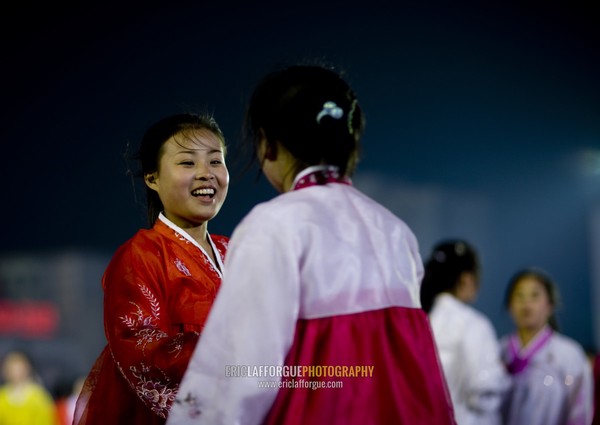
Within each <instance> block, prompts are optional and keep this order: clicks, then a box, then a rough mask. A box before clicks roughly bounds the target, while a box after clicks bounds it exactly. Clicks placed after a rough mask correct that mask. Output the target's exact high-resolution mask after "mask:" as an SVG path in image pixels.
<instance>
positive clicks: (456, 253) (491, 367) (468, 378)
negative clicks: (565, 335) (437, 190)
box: [421, 239, 510, 425]
mask: <svg viewBox="0 0 600 425" xmlns="http://www.w3.org/2000/svg"><path fill="white" fill-rule="evenodd" d="M480 273H481V270H480V263H479V257H478V254H477V252H476V250H475V248H474V247H473V246H471V245H470V244H469V243H468V242H466V241H464V240H458V239H457V240H445V241H441V242H439V243H438V244H437V245H436V246H435V247H434V248H433V250H432V252H431V254H430V256H429V259H428V260H427V261H426V263H425V275H424V277H423V282H422V286H421V304H422V307H423V309H424V310H425V311H426V312H427V313H428V314H429V319H430V322H431V327H432V328H433V334H434V337H435V341H436V344H437V348H438V351H439V355H440V361H441V363H442V367H443V370H444V374H445V376H446V381H447V383H448V388H449V390H450V395H451V398H452V402H453V404H454V410H455V414H456V422H457V424H458V425H471V424H472V425H488V424H489V425H498V424H500V423H501V416H500V406H501V403H502V399H503V396H504V394H505V392H506V391H507V390H508V387H509V384H510V381H509V379H508V376H507V374H506V371H505V368H504V366H503V364H502V362H501V360H500V348H499V345H498V338H497V334H496V331H495V329H494V327H493V326H492V323H491V322H490V320H489V319H488V318H487V317H486V316H485V315H484V314H483V313H481V312H480V311H478V310H476V309H475V308H474V307H473V306H471V305H470V304H472V303H473V302H474V301H475V299H476V297H477V294H478V292H479V288H480Z"/></svg>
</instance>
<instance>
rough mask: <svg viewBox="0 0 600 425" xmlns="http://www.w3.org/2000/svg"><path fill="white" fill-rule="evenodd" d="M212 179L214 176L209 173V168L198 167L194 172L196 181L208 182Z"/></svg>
mask: <svg viewBox="0 0 600 425" xmlns="http://www.w3.org/2000/svg"><path fill="white" fill-rule="evenodd" d="M214 177H215V176H214V174H213V173H212V172H211V170H210V168H208V167H206V166H200V167H198V168H197V170H196V179H197V180H210V179H213V178H214Z"/></svg>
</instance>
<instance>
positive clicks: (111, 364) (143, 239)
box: [74, 214, 228, 425]
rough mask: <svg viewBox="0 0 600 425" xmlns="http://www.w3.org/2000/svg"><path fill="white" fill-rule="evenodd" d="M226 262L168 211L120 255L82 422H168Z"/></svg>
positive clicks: (105, 283)
mask: <svg viewBox="0 0 600 425" xmlns="http://www.w3.org/2000/svg"><path fill="white" fill-rule="evenodd" d="M210 240H211V243H212V247H213V251H214V253H215V256H216V257H217V262H218V265H216V264H214V263H213V261H212V260H211V259H210V257H209V256H208V255H207V254H206V253H205V252H204V250H203V249H202V248H201V247H200V245H199V244H198V243H197V242H196V241H194V240H193V239H192V238H191V237H190V236H189V235H187V233H185V231H183V230H182V229H180V228H178V227H177V226H176V225H175V224H173V223H172V222H171V221H169V220H168V219H167V218H166V217H164V216H163V215H162V214H161V215H160V216H159V219H158V220H156V223H155V224H154V226H153V228H152V229H149V230H140V231H139V232H137V233H136V235H135V236H133V238H131V239H130V240H129V241H127V242H126V243H125V244H123V245H122V246H121V247H120V248H119V249H118V251H117V252H116V253H115V255H114V256H113V258H112V260H111V262H110V264H109V265H108V267H107V269H106V271H105V273H104V276H103V279H102V287H103V289H104V328H105V333H106V338H107V341H108V344H107V346H106V347H105V349H104V350H103V352H102V353H101V354H100V356H99V358H98V359H97V360H96V362H95V364H94V366H93V367H92V370H91V372H90V374H89V375H88V377H87V380H86V382H85V384H84V387H83V390H82V392H81V394H80V396H79V399H78V401H77V407H76V412H75V421H74V424H81V425H84V424H85V425H92V424H102V425H107V424H110V425H117V424H127V425H135V424H139V425H142V424H143V425H153V424H164V423H165V418H166V416H167V413H168V411H169V409H170V406H171V403H172V402H173V400H174V399H175V395H176V393H177V390H178V387H179V383H180V381H181V378H182V376H183V373H184V371H185V369H186V367H187V365H188V362H189V359H190V356H191V354H192V351H193V349H194V347H195V345H196V343H197V341H198V336H199V335H200V332H201V331H202V328H203V327H204V323H205V321H206V318H207V316H208V312H209V309H210V308H211V306H212V303H213V300H214V299H215V297H216V294H217V290H218V289H219V286H220V284H221V277H222V276H221V270H222V268H223V259H224V256H225V252H226V249H227V244H228V238H227V237H225V236H215V235H210Z"/></svg>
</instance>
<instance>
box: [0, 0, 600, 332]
mask: <svg viewBox="0 0 600 425" xmlns="http://www.w3.org/2000/svg"><path fill="white" fill-rule="evenodd" d="M199 3H200V2H192V1H188V2H177V1H171V2H145V3H144V6H141V5H140V6H133V5H121V6H119V7H115V6H112V7H110V8H109V7H108V6H102V5H95V6H90V5H86V6H85V7H84V6H62V5H57V4H52V6H49V5H42V6H39V5H37V6H36V7H33V6H31V7H29V6H28V5H21V6H12V7H13V10H7V11H6V12H4V13H3V14H2V17H1V18H0V20H1V23H2V25H1V28H2V29H1V31H2V40H1V41H0V43H1V47H2V50H1V51H2V55H3V58H2V63H3V66H2V68H3V82H4V84H3V90H2V119H1V120H0V138H1V140H2V147H3V155H2V158H3V161H2V162H3V164H2V165H3V166H2V167H1V168H0V173H1V174H0V176H1V181H2V182H3V189H4V197H3V199H4V201H3V207H2V209H1V212H0V214H1V215H0V217H1V218H2V222H3V223H4V224H5V230H4V232H3V236H2V241H3V243H2V245H1V246H0V250H2V251H3V252H5V253H8V252H28V251H48V250H60V249H64V248H74V249H83V250H92V251H101V252H112V251H114V250H115V249H116V248H117V246H118V245H119V244H121V243H122V242H123V241H124V240H125V239H127V238H128V237H130V236H131V235H132V234H133V233H134V232H135V231H136V230H137V229H138V228H139V227H140V226H143V225H144V224H145V221H144V220H145V216H144V212H143V205H142V204H141V201H142V199H141V190H140V186H137V188H138V189H137V192H138V193H137V196H138V198H139V199H138V200H137V201H136V198H135V192H134V189H133V186H132V181H131V178H130V177H128V176H127V173H126V170H127V164H126V162H125V161H124V159H123V153H124V152H125V151H126V148H127V145H128V143H131V144H132V145H133V148H135V147H136V146H137V143H138V141H139V139H140V137H141V135H142V133H143V131H144V130H145V128H146V127H147V126H148V125H149V124H150V123H152V122H154V121H155V120H157V119H159V118H161V117H162V116H164V115H167V114H171V113H176V112H181V111H188V110H199V109H209V110H211V111H213V112H214V114H215V116H216V118H217V120H218V121H219V122H220V123H221V125H222V127H223V129H224V131H225V133H226V136H227V137H228V139H229V143H230V145H231V146H230V147H231V155H230V157H229V165H230V170H231V173H232V182H231V188H230V195H229V198H228V200H227V202H226V204H225V206H224V209H223V211H222V213H221V214H220V215H219V217H217V218H216V219H215V220H214V223H212V224H211V226H210V228H211V231H212V232H214V233H225V234H229V233H230V232H231V230H232V229H233V227H234V226H235V224H236V223H237V222H238V221H239V219H240V218H241V217H242V216H243V215H244V214H245V213H246V212H247V211H248V210H249V208H251V206H252V205H254V204H255V203H256V202H258V201H260V200H263V199H267V198H269V197H271V196H273V195H274V192H273V191H272V190H271V189H270V188H269V187H268V186H267V185H266V184H265V182H264V180H263V181H261V182H259V183H255V181H254V174H253V173H251V174H248V175H245V176H242V177H241V179H240V178H238V172H237V170H238V168H239V167H237V162H236V155H235V153H236V149H235V146H236V143H237V141H238V140H239V136H240V126H241V120H242V114H243V107H244V102H245V100H246V97H247V95H248V93H249V91H250V90H251V88H252V86H253V84H254V83H255V81H256V80H257V78H258V77H260V76H261V75H263V74H264V73H265V72H266V71H269V70H271V69H272V67H273V66H276V65H277V64H280V63H286V62H294V61H296V60H301V59H305V58H321V59H324V60H326V61H328V62H330V63H333V64H336V65H338V66H340V67H342V68H344V69H345V70H346V71H347V76H348V79H349V80H350V82H351V83H352V85H353V86H354V88H355V89H356V91H357V93H358V95H359V98H360V99H361V103H362V104H363V109H364V110H365V113H366V117H367V128H366V134H365V137H364V146H363V159H362V162H361V164H360V165H359V169H358V172H357V175H356V181H357V183H359V182H360V181H361V177H362V176H366V177H368V176H372V175H378V176H382V181H383V182H384V183H383V184H380V185H379V187H378V191H376V192H373V195H374V196H376V197H377V198H378V199H379V200H381V201H382V202H384V203H388V204H389V203H390V202H391V199H390V193H392V189H393V188H394V187H397V186H398V185H404V186H407V187H410V188H413V189H414V191H416V193H428V194H431V193H432V192H431V188H433V190H434V192H435V193H437V194H441V195H440V196H441V198H440V199H443V200H442V201H440V202H439V203H438V204H436V205H438V206H439V208H438V211H436V214H437V215H436V216H435V217H436V218H435V219H433V222H435V223H438V224H439V223H441V224H439V226H438V227H435V228H433V227H431V226H430V227H429V228H424V227H422V226H425V227H427V226H428V224H427V223H431V222H432V221H431V220H430V221H426V220H424V221H422V222H421V221H419V220H421V217H423V216H424V215H427V214H429V215H432V214H433V212H432V209H431V208H433V210H435V208H436V207H435V206H433V207H431V208H430V209H427V210H426V211H425V210H424V211H421V210H419V208H420V207H418V206H419V205H422V204H419V203H418V202H416V201H415V199H411V197H410V196H406V199H404V198H402V199H400V200H398V199H395V200H394V202H396V203H400V204H402V205H412V206H413V207H412V210H411V211H412V212H410V213H407V217H406V220H407V221H408V222H409V224H410V225H411V226H413V228H414V230H415V232H416V233H417V237H419V238H420V240H421V241H422V250H423V252H424V253H426V252H427V251H428V249H429V248H430V246H431V244H432V243H433V242H434V241H435V239H436V238H441V237H446V236H454V235H457V236H462V235H467V236H469V237H471V239H472V240H474V241H475V242H476V243H477V244H478V246H479V247H480V248H481V249H482V251H484V252H483V256H484V260H485V262H484V265H485V267H486V269H485V270H487V280H486V286H485V288H490V287H492V288H496V289H495V290H491V289H488V290H487V291H488V292H484V293H483V294H482V300H481V301H480V305H481V306H482V307H484V309H485V308H488V310H489V309H492V308H493V309H494V313H497V312H498V310H499V307H498V305H499V297H498V294H499V293H501V290H502V286H503V285H505V282H506V280H507V279H508V275H509V274H510V273H511V272H512V271H514V269H515V268H516V267H520V266H521V265H526V264H531V263H537V264H538V265H541V266H543V267H546V268H549V269H552V270H551V271H552V272H553V273H554V274H555V275H556V277H557V278H558V280H559V281H560V282H561V283H562V285H563V286H562V287H561V292H562V293H563V298H565V304H566V306H567V307H569V308H570V309H571V311H572V310H573V309H576V308H577V309H579V311H580V312H582V313H581V314H582V316H581V317H580V319H578V321H574V322H573V324H571V325H569V326H570V327H568V330H569V331H570V332H571V333H572V334H575V336H576V337H578V339H580V340H581V341H583V342H585V343H591V341H592V339H593V337H592V332H593V329H592V324H591V323H590V318H591V317H592V305H593V303H589V300H590V299H591V298H590V297H591V295H592V294H593V292H591V290H590V288H591V285H592V271H591V270H592V269H593V263H594V262H593V259H592V256H593V254H594V253H593V252H592V251H591V250H590V245H591V242H592V240H593V239H594V236H593V235H590V230H589V221H590V218H589V217H590V215H591V214H593V212H594V211H596V209H597V208H598V204H599V203H600V191H599V190H598V188H599V187H600V178H599V177H598V175H597V174H594V173H597V172H598V171H597V170H596V171H594V170H595V168H594V167H593V164H594V163H595V161H597V159H594V158H596V157H595V156H594V155H598V152H599V151H600V119H599V117H600V78H599V77H598V76H599V75H600V45H599V44H600V42H599V41H600V28H599V27H600V26H599V25H598V22H600V19H599V18H600V15H599V13H598V8H597V6H595V7H592V6H591V5H592V4H593V3H594V2H592V1H589V2H585V3H584V2H568V5H562V6H558V5H549V4H547V3H542V2H537V3H536V4H534V3H529V4H526V3H524V2H519V3H518V4H517V2H515V3H514V4H510V3H507V2H504V3H505V4H503V5H486V6H483V5H481V4H479V3H485V2H475V1H473V2H458V3H457V2H452V4H450V2H447V4H442V2H419V3H421V4H419V5H414V4H411V5H402V4H398V2H390V3H378V2H363V4H360V5H356V4H354V3H347V4H339V5H326V4H322V3H318V2H302V3H297V4H292V5H288V4H285V2H280V3H273V4H268V3H260V4H257V3H254V2H245V5H242V6H240V5H235V3H228V2H212V3H210V4H204V3H206V2H201V3H203V4H199ZM213 3H219V4H213ZM564 3H567V2H564ZM596 3H597V2H596ZM140 4H141V3H140ZM9 24H10V25H9ZM586 152H588V153H587V154H586ZM590 152H591V153H590ZM586 155H587V156H586ZM585 158H587V162H585ZM585 164H587V165H588V167H587V168H586V167H585V166H584V165H585ZM590 164H591V166H590ZM366 177H365V179H366ZM136 184H137V183H136ZM386 184H389V185H392V186H390V187H388V188H386V186H385V185H386ZM394 185H395V186H394ZM412 193H415V192H412ZM465 194H466V195H465ZM464 196H466V197H467V198H468V199H473V198H477V199H482V201H481V202H479V203H478V204H477V205H483V206H484V207H482V208H484V209H485V210H486V213H484V214H482V215H480V216H478V217H480V220H481V221H482V222H484V221H485V224H481V225H480V226H479V227H477V226H473V225H470V224H469V223H468V222H466V221H465V220H462V221H461V218H460V217H459V216H460V213H459V212H458V213H457V212H456V211H460V208H458V207H457V206H456V205H457V203H460V202H461V199H463V197H464ZM136 202H137V203H136ZM138 204H140V205H138ZM403 208H404V209H403ZM407 208H408V207H398V208H397V209H396V211H397V212H399V213H401V212H403V211H408V210H407ZM450 211H455V212H452V214H455V215H456V216H453V215H451V213H450ZM467 215H468V214H467ZM486 220H487V221H486ZM467 221H468V220H467ZM422 223H425V224H424V225H423V224H422ZM444 223H449V224H448V225H447V226H445V225H444ZM471 224H472V223H471ZM481 228H485V229H486V230H485V231H484V233H485V235H483V236H482V235H481V234H480V233H481V232H479V230H480V229H481ZM596 254H597V253H596ZM484 273H486V272H485V271H484ZM582 300H584V301H585V302H586V303H587V304H585V305H584V306H579V304H580V303H581V302H582ZM592 301H593V302H594V300H592ZM494 303H495V305H494ZM492 306H493V307H492ZM568 311H569V309H567V312H568Z"/></svg>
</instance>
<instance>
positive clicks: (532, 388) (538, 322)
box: [500, 268, 593, 425]
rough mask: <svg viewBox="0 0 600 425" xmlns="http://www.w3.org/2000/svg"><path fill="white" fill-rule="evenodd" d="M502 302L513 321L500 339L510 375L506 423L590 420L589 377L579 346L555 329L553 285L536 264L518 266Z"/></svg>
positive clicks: (574, 424) (564, 424)
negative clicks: (509, 332)
mask: <svg viewBox="0 0 600 425" xmlns="http://www.w3.org/2000/svg"><path fill="white" fill-rule="evenodd" d="M504 302H505V306H506V308H507V310H508V311H509V313H510V316H511V318H512V320H513V322H514V324H515V326H516V330H515V332H514V333H512V334H510V335H506V336H504V337H503V338H502V339H501V341H500V345H501V349H502V358H503V360H504V362H505V363H506V366H507V368H508V370H509V372H510V375H511V378H512V382H513V385H512V390H511V391H510V392H509V393H508V397H507V400H506V404H505V406H504V408H503V413H504V417H505V418H504V419H505V420H504V423H505V424H507V425H521V424H527V425H590V424H591V423H592V414H593V376H592V370H591V367H590V364H589V361H588V359H587V357H586V354H585V351H584V349H583V348H582V347H581V345H580V344H579V343H578V342H576V341H575V340H573V339H571V338H569V337H567V336H566V335H563V334H561V333H560V332H559V331H558V323H557V320H556V317H555V315H554V313H555V309H556V307H557V306H558V288H557V286H556V284H555V283H554V282H553V280H552V279H551V277H550V275H548V274H547V273H546V272H544V271H542V270H540V269H537V268H527V269H523V270H520V271H518V272H517V273H515V274H514V275H513V277H512V278H511V279H510V281H509V283H508V287H507V289H506V296H505V300H504Z"/></svg>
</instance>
